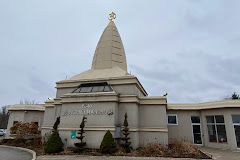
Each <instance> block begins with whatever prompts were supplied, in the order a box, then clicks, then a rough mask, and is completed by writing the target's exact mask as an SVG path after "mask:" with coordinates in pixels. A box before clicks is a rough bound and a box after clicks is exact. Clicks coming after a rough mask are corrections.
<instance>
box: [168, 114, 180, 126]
mask: <svg viewBox="0 0 240 160" xmlns="http://www.w3.org/2000/svg"><path fill="white" fill-rule="evenodd" d="M169 116H175V117H176V124H173V123H169V122H168V117H169ZM167 123H168V125H173V126H177V125H178V116H177V114H167Z"/></svg>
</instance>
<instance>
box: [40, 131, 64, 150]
mask: <svg viewBox="0 0 240 160" xmlns="http://www.w3.org/2000/svg"><path fill="white" fill-rule="evenodd" d="M63 145H64V144H63V142H62V140H61V138H60V136H59V133H58V132H57V131H54V132H53V133H52V135H51V136H50V137H49V139H48V141H47V144H46V146H45V147H44V151H45V152H46V153H58V152H61V151H62V150H63Z"/></svg>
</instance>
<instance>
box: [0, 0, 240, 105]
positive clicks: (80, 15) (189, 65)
mask: <svg viewBox="0 0 240 160" xmlns="http://www.w3.org/2000/svg"><path fill="white" fill-rule="evenodd" d="M239 8H240V1H237V0H225V1H223V0H211V1H210V0H156V1H153V0H152V1H151V0H148V1H140V0H135V1H133V0H132V1H130V0H126V1H125V0H121V1H118V2H117V1H114V0H111V1H99V0H96V1H80V0H68V1H66V0H64V1H63V0H55V1H54V0H51V1H49V0H41V1H40V0H38V1H30V0H28V1H27V0H21V1H19V0H15V1H10V0H5V1H0V54H1V57H0V75H1V78H0V106H3V105H8V104H18V103H19V102H20V100H21V99H22V100H24V99H28V100H35V101H38V102H39V103H44V101H45V100H46V99H47V98H48V97H52V98H54V97H55V94H56V89H55V88H54V87H55V85H56V84H55V82H57V81H60V80H64V79H66V77H67V79H69V78H71V77H72V76H74V75H76V74H78V73H81V72H83V71H85V70H88V69H90V68H91V63H92V58H93V54H94V51H95V48H96V45H97V42H98V40H99V38H100V36H101V34H102V32H103V30H104V28H105V27H106V26H107V24H108V19H107V16H108V14H109V13H111V12H112V11H114V12H115V13H116V14H117V18H116V20H115V24H116V26H117V28H118V31H119V33H120V35H121V38H122V41H123V44H124V47H125V53H126V56H127V64H128V71H129V72H131V73H132V74H133V75H135V76H137V77H138V79H139V80H140V82H141V83H142V85H143V87H144V88H145V90H146V91H147V92H148V94H149V96H162V95H163V94H164V93H165V92H167V93H168V96H167V98H168V102H169V103H191V102H207V101H215V100H221V99H223V98H224V97H226V96H227V95H231V94H232V93H233V92H234V91H236V92H237V93H239V92H240V88H239V85H240V67H239V66H240V65H239V63H240V10H239Z"/></svg>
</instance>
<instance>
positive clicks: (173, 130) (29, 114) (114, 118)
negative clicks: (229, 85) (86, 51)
mask: <svg viewBox="0 0 240 160" xmlns="http://www.w3.org/2000/svg"><path fill="white" fill-rule="evenodd" d="M56 89H57V93H56V98H54V99H53V100H48V101H46V102H45V105H12V106H11V107H10V108H9V111H10V117H9V122H8V128H7V137H8V138H9V137H11V136H10V135H9V129H10V127H11V126H12V125H13V124H15V123H17V122H35V123H36V124H37V125H39V127H40V129H41V133H42V135H43V136H44V135H45V134H49V133H51V131H52V127H53V124H54V122H55V120H56V118H57V117H60V119H61V122H60V125H59V133H60V136H61V138H62V141H63V142H64V143H65V145H66V146H67V147H73V146H74V143H76V142H77V141H78V140H77V139H76V131H77V130H79V125H80V123H81V120H82V118H83V116H86V117H87V122H86V126H85V131H86V133H85V136H86V137H85V141H86V142H87V147H88V148H99V147H100V143H101V141H102V139H103V136H104V134H105V133H106V131H107V130H110V131H111V132H112V134H113V136H114V137H115V138H116V140H117V141H118V139H119V138H120V136H121V131H120V128H121V126H122V125H123V121H124V114H125V113H127V114H128V123H129V128H130V133H131V134H130V137H131V139H130V140H131V143H132V147H133V148H138V147H141V146H144V145H147V144H148V143H150V142H155V141H158V142H161V143H164V144H168V143H170V142H171V138H172V137H175V138H177V139H187V140H189V141H191V142H192V143H194V144H196V145H202V146H206V147H213V148H223V149H240V100H224V101H214V102H206V103H186V104H184V103H182V104H181V103H180V104H176V103H167V98H166V96H148V94H147V92H146V91H145V89H144V88H143V86H142V85H141V83H140V82H139V80H138V78H137V77H136V76H134V75H131V74H129V73H128V71H127V61H126V56H125V51H124V47H123V43H122V40H121V37H120V35H119V33H118V30H117V28H116V26H115V23H114V22H113V21H112V19H110V22H109V24H108V25H107V27H106V28H105V30H104V32H103V33H102V36H101V38H100V40H99V42H98V44H97V47H96V50H95V53H94V57H93V61H92V67H91V69H89V70H87V71H85V72H83V73H80V74H77V75H75V76H73V77H72V78H70V79H69V80H63V81H59V82H56ZM66 140H67V141H66Z"/></svg>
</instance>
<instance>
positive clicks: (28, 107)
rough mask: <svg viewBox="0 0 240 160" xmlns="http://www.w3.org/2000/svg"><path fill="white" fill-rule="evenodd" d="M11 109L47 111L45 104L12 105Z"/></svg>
mask: <svg viewBox="0 0 240 160" xmlns="http://www.w3.org/2000/svg"><path fill="white" fill-rule="evenodd" d="M8 110H9V111H43V112H44V111H45V108H44V106H43V105H21V104H16V105H10V107H9V108H8Z"/></svg>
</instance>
